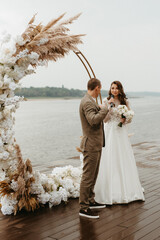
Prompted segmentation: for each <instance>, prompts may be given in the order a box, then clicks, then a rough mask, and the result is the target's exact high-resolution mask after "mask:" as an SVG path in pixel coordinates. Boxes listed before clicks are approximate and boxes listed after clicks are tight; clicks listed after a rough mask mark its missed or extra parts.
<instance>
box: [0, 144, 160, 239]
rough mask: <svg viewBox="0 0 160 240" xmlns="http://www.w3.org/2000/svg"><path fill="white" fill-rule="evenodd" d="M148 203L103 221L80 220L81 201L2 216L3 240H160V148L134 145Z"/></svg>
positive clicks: (106, 212) (115, 210)
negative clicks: (79, 203) (32, 211)
mask: <svg viewBox="0 0 160 240" xmlns="http://www.w3.org/2000/svg"><path fill="white" fill-rule="evenodd" d="M134 152H135V156H136V161H137V166H138V171H139V176H140V180H141V183H142V186H143V187H144V189H145V198H146V201H145V202H142V201H137V202H132V203H130V204H126V205H113V206H108V207H106V208H105V209H101V210H99V211H98V213H99V215H100V219H97V220H91V219H86V218H79V216H78V210H79V205H78V199H69V202H68V204H67V205H65V204H61V205H59V206H56V207H53V208H51V209H49V208H47V207H45V208H41V209H39V210H37V211H35V212H34V213H27V212H20V213H19V214H18V215H17V216H13V215H12V216H3V215H2V214H0V239H1V240H41V239H43V240H80V239H81V240H121V239H126V240H136V239H141V240H154V239H157V240H158V239H160V155H159V153H160V146H157V145H154V143H152V144H151V143H150V144H148V143H142V144H140V145H134Z"/></svg>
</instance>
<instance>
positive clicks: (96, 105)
mask: <svg viewBox="0 0 160 240" xmlns="http://www.w3.org/2000/svg"><path fill="white" fill-rule="evenodd" d="M86 95H87V97H88V98H89V99H90V100H91V101H92V102H93V103H94V105H95V107H96V108H97V109H98V110H100V107H99V106H98V104H97V103H96V101H95V100H94V99H93V97H91V96H90V95H89V94H88V93H86Z"/></svg>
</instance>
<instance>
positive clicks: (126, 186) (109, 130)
mask: <svg viewBox="0 0 160 240" xmlns="http://www.w3.org/2000/svg"><path fill="white" fill-rule="evenodd" d="M112 95H113V96H112ZM104 104H106V105H108V107H109V108H110V110H109V113H108V115H107V117H106V118H105V119H104V122H105V124H104V130H105V142H106V143H105V148H103V150H102V156H101V161H100V167H99V174H98V177H97V181H96V185H95V189H94V191H95V201H96V202H99V203H103V204H115V203H129V202H131V201H135V200H143V201H144V200H145V198H144V195H143V188H142V187H141V184H140V181H139V176H138V171H137V167H136V162H135V158H134V154H133V150H132V147H131V143H130V140H129V138H128V132H127V126H126V124H127V123H128V122H127V121H126V119H125V118H121V117H119V114H118V108H117V107H118V106H119V105H126V106H127V108H128V109H130V107H129V102H128V100H127V98H126V95H125V93H124V90H123V86H122V84H121V83H120V82H119V81H114V82H112V83H111V87H110V90H109V97H108V98H105V99H104ZM111 106H112V107H111ZM119 122H122V127H119V126H118V124H119Z"/></svg>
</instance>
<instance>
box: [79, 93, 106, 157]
mask: <svg viewBox="0 0 160 240" xmlns="http://www.w3.org/2000/svg"><path fill="white" fill-rule="evenodd" d="M79 113H80V119H81V125H82V132H83V137H82V140H81V144H80V149H81V151H82V152H84V151H92V152H93V151H100V150H101V149H102V147H104V146H105V139H104V130H103V119H104V118H105V117H106V115H107V113H108V109H107V107H106V106H105V107H103V108H102V109H101V108H100V107H99V106H98V105H97V103H96V102H95V101H94V99H93V98H92V97H91V96H90V95H89V94H88V93H87V94H86V95H85V96H84V97H83V98H82V100H81V103H80V107H79Z"/></svg>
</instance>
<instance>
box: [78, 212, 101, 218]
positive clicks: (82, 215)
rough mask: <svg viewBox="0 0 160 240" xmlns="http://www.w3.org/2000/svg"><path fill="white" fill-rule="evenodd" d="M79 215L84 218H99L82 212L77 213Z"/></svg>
mask: <svg viewBox="0 0 160 240" xmlns="http://www.w3.org/2000/svg"><path fill="white" fill-rule="evenodd" d="M79 216H81V217H86V218H92V219H97V218H99V216H98V215H97V216H90V215H86V214H83V213H79Z"/></svg>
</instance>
